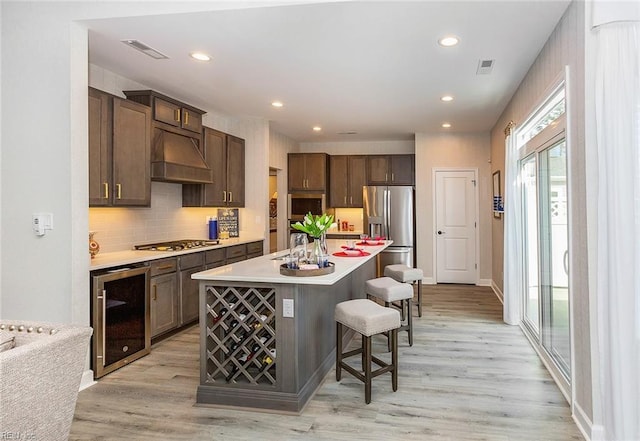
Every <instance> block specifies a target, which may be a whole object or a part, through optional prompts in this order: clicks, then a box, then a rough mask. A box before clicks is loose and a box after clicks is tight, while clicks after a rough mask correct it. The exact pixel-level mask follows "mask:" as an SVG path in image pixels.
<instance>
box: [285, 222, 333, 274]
mask: <svg viewBox="0 0 640 441" xmlns="http://www.w3.org/2000/svg"><path fill="white" fill-rule="evenodd" d="M335 226H336V224H335V223H334V222H333V215H331V214H327V213H323V214H322V215H320V216H318V215H313V214H311V213H310V212H309V213H307V214H306V215H305V216H304V220H303V221H302V222H296V223H295V224H293V228H295V229H296V230H298V231H303V232H305V233H307V234H308V235H309V236H311V237H313V239H314V240H313V245H312V249H311V255H310V256H309V259H308V260H309V263H315V264H318V263H319V262H320V264H323V262H324V261H325V260H326V259H325V258H324V257H323V256H326V255H327V241H326V234H327V230H328V229H329V228H333V227H335Z"/></svg>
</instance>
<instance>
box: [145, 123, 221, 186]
mask: <svg viewBox="0 0 640 441" xmlns="http://www.w3.org/2000/svg"><path fill="white" fill-rule="evenodd" d="M151 179H152V180H154V181H164V182H176V183H179V184H210V183H212V182H213V172H212V171H211V169H210V168H209V166H208V165H207V163H206V162H205V160H204V158H203V157H202V154H201V153H200V150H199V149H198V146H197V144H196V142H195V140H194V139H193V138H190V137H188V136H183V135H179V134H177V133H173V132H169V131H167V130H162V129H159V128H155V129H154V134H153V143H152V147H151Z"/></svg>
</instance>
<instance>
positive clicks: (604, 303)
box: [595, 22, 640, 441]
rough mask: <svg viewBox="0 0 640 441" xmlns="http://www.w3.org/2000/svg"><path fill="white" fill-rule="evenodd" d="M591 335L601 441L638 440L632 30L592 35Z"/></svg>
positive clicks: (639, 199)
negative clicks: (594, 209) (594, 201)
mask: <svg viewBox="0 0 640 441" xmlns="http://www.w3.org/2000/svg"><path fill="white" fill-rule="evenodd" d="M595 34H596V41H597V55H596V58H597V61H596V66H597V68H596V75H595V80H596V84H595V99H596V102H595V106H596V109H595V110H596V132H597V147H596V150H597V157H598V161H597V162H598V165H597V167H598V176H597V187H598V224H597V247H598V256H597V269H596V277H597V292H596V298H597V300H596V308H597V317H598V323H597V333H598V345H599V348H598V349H599V359H600V360H599V363H600V389H601V396H600V404H601V406H602V417H603V421H602V425H603V430H604V439H606V440H607V441H631V440H640V23H638V22H635V23H634V22H614V23H609V24H604V25H601V26H599V27H598V28H597V30H596V32H595Z"/></svg>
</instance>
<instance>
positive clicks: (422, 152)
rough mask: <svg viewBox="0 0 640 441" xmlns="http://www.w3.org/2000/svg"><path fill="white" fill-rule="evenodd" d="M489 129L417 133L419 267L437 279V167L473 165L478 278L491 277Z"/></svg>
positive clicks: (485, 282)
mask: <svg viewBox="0 0 640 441" xmlns="http://www.w3.org/2000/svg"><path fill="white" fill-rule="evenodd" d="M489 155H490V138H489V133H478V134H426V133H417V134H416V206H417V207H416V217H417V219H418V225H417V226H416V231H417V240H418V256H417V260H418V267H419V268H422V271H423V272H424V276H425V279H427V280H428V281H430V282H433V283H435V280H434V271H433V266H434V262H433V248H434V246H435V241H434V237H435V230H434V225H433V209H434V208H433V207H434V194H433V192H434V189H433V181H432V176H433V169H434V168H469V169H477V170H478V187H477V189H478V203H479V207H478V213H479V219H478V229H477V232H478V237H479V250H478V251H479V253H478V254H479V261H478V278H479V282H481V283H482V284H488V283H489V281H490V280H491V220H492V218H493V216H492V212H491V209H492V206H491V203H492V197H491V190H492V176H491V164H490V163H489V158H490V156H489Z"/></svg>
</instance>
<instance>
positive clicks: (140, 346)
mask: <svg viewBox="0 0 640 441" xmlns="http://www.w3.org/2000/svg"><path fill="white" fill-rule="evenodd" d="M91 292H92V294H91V322H92V325H93V342H92V347H91V353H92V356H91V363H92V369H93V372H94V377H95V378H100V377H102V376H103V375H106V374H108V373H109V372H112V371H114V370H116V369H118V368H120V367H122V366H124V365H126V364H128V363H130V362H132V361H134V360H137V359H139V358H140V357H143V356H145V355H147V354H149V352H150V350H151V331H150V320H149V318H150V314H149V266H146V265H144V264H140V265H137V266H127V267H124V268H116V269H109V270H102V271H93V272H92V273H91Z"/></svg>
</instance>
